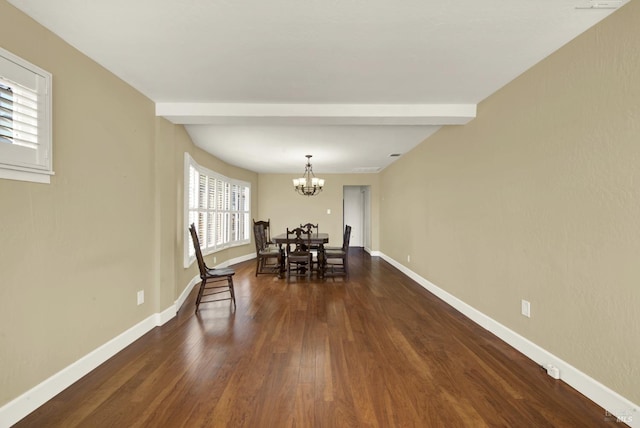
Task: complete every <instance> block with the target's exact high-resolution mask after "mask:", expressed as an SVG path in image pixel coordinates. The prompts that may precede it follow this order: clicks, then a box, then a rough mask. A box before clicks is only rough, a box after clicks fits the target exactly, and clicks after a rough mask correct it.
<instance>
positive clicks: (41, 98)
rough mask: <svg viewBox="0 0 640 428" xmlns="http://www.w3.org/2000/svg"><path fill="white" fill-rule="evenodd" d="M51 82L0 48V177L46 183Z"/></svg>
mask: <svg viewBox="0 0 640 428" xmlns="http://www.w3.org/2000/svg"><path fill="white" fill-rule="evenodd" d="M51 80H52V77H51V74H50V73H48V72H46V71H44V70H42V69H40V68H38V67H36V66H35V65H33V64H30V63H28V62H26V61H24V60H22V59H20V58H18V57H17V56H15V55H13V54H11V53H10V52H7V51H5V50H4V49H0V178H9V179H14V180H25V181H35V182H38V183H49V182H50V176H51V175H53V170H52V161H51Z"/></svg>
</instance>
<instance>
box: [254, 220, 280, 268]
mask: <svg viewBox="0 0 640 428" xmlns="http://www.w3.org/2000/svg"><path fill="white" fill-rule="evenodd" d="M262 223H263V222H255V221H254V222H253V238H254V241H255V244H256V276H258V275H259V274H273V273H277V274H279V273H280V266H281V262H282V253H281V251H280V249H279V248H278V247H274V246H271V245H269V243H268V242H267V241H265V239H266V236H267V233H265V231H264V224H262Z"/></svg>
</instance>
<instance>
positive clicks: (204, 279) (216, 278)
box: [189, 223, 236, 313]
mask: <svg viewBox="0 0 640 428" xmlns="http://www.w3.org/2000/svg"><path fill="white" fill-rule="evenodd" d="M189 232H190V233H191V241H192V242H193V248H194V250H195V252H196V259H197V261H198V269H199V270H200V279H201V282H200V289H199V290H198V297H197V298H196V313H198V309H199V308H200V304H201V303H211V302H219V301H222V300H231V301H232V302H233V306H234V307H235V306H236V295H235V292H234V291H233V275H235V273H236V272H235V270H233V269H231V268H218V269H216V268H210V267H208V266H207V265H206V263H205V262H204V258H203V257H202V251H201V250H200V239H198V233H197V232H196V226H195V224H193V223H191V226H189ZM227 292H228V293H229V295H230V297H226V298H221V297H220V298H219V297H216V298H210V299H208V300H204V299H206V298H207V297H209V296H217V295H218V294H221V293H227Z"/></svg>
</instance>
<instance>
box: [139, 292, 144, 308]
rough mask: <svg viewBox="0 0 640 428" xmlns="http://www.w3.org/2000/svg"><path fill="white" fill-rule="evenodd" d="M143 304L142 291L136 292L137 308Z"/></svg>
mask: <svg viewBox="0 0 640 428" xmlns="http://www.w3.org/2000/svg"><path fill="white" fill-rule="evenodd" d="M143 303H144V290H140V291H138V306H140V305H141V304H143Z"/></svg>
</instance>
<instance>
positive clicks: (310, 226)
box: [300, 223, 320, 270]
mask: <svg viewBox="0 0 640 428" xmlns="http://www.w3.org/2000/svg"><path fill="white" fill-rule="evenodd" d="M300 227H301V228H303V229H307V230H308V231H309V233H312V234H317V233H318V224H313V223H306V224H301V225H300ZM310 248H311V252H312V254H313V256H315V259H314V258H313V257H312V264H313V269H314V270H318V260H319V258H320V255H319V254H318V251H319V250H320V245H319V244H311V247H310Z"/></svg>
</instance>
